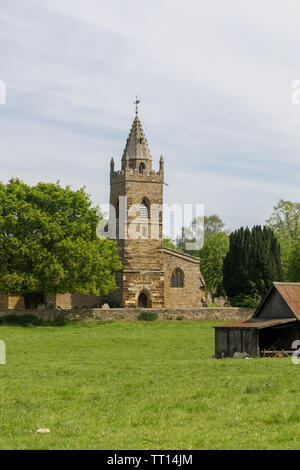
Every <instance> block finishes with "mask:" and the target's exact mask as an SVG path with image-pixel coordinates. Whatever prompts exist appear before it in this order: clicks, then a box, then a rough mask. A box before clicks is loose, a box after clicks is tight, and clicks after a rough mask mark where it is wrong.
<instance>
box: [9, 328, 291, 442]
mask: <svg viewBox="0 0 300 470" xmlns="http://www.w3.org/2000/svg"><path fill="white" fill-rule="evenodd" d="M213 325H214V324H213V323H210V322H184V321H182V322H180V321H165V322H153V323H150V322H135V323H125V322H124V323H121V322H120V323H107V324H99V323H96V322H90V323H86V324H85V325H77V324H71V325H67V326H62V327H48V326H47V327H46V326H40V327H27V328H24V327H17V326H2V327H1V328H0V339H1V340H4V341H5V342H6V347H7V364H6V365H0V384H1V395H0V399H1V407H0V412H1V419H0V431H1V432H0V448H1V449H300V365H299V366H295V365H293V364H292V363H291V360H290V359H288V358H282V359H279V358H277V359H250V360H243V359H240V360H239V359H223V360H211V359H209V356H210V355H211V354H213V349H214V329H213ZM42 427H45V428H49V429H50V434H43V435H40V434H37V433H36V430H37V429H38V428H42Z"/></svg>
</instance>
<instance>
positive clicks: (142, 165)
mask: <svg viewBox="0 0 300 470" xmlns="http://www.w3.org/2000/svg"><path fill="white" fill-rule="evenodd" d="M145 169H146V165H145V163H144V162H142V163H140V164H139V174H140V175H142V174H143V173H144V170H145Z"/></svg>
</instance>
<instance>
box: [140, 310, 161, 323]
mask: <svg viewBox="0 0 300 470" xmlns="http://www.w3.org/2000/svg"><path fill="white" fill-rule="evenodd" d="M157 318H158V315H157V313H156V312H148V311H144V312H141V313H140V314H139V316H138V318H137V319H138V320H143V321H155V320H157Z"/></svg>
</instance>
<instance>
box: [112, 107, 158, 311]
mask: <svg viewBox="0 0 300 470" xmlns="http://www.w3.org/2000/svg"><path fill="white" fill-rule="evenodd" d="M163 183H164V162H163V158H162V157H161V158H160V162H159V170H158V171H155V170H153V169H152V157H151V154H150V150H149V147H148V143H147V139H146V138H145V135H144V131H143V129H142V125H141V122H140V120H139V117H138V114H137V111H136V116H135V119H134V121H133V124H132V127H131V130H130V133H129V137H128V139H127V142H126V146H125V149H124V152H123V156H122V160H121V170H119V171H115V169H114V161H113V159H112V160H111V163H110V204H111V206H113V207H114V209H115V216H116V236H117V243H118V246H119V248H120V258H121V261H122V263H123V270H122V272H120V273H118V276H117V279H116V280H117V284H118V287H119V288H118V291H117V292H116V295H115V299H116V301H117V304H119V305H120V306H121V305H122V306H124V307H130V306H140V307H163V306H164V268H163V250H162V213H161V211H159V207H162V203H163ZM110 219H111V214H110Z"/></svg>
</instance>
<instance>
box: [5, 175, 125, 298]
mask: <svg viewBox="0 0 300 470" xmlns="http://www.w3.org/2000/svg"><path fill="white" fill-rule="evenodd" d="M100 219H101V217H99V216H98V215H97V209H96V208H93V207H92V206H91V201H90V197H89V195H88V194H86V192H85V190H84V189H80V190H78V191H72V190H71V189H70V188H69V187H66V188H62V187H61V186H60V185H59V183H56V184H48V183H38V184H37V185H36V186H32V187H31V186H28V185H26V184H25V183H23V182H22V181H20V180H18V179H11V180H10V181H9V183H8V184H2V183H0V260H1V263H0V291H1V292H14V293H19V294H22V295H26V294H30V293H34V292H42V293H45V294H52V293H56V292H61V293H63V292H75V291H80V292H82V293H92V294H95V295H101V294H108V293H109V292H111V291H112V290H114V289H115V287H116V286H115V276H114V274H115V272H116V271H117V270H119V269H120V268H121V264H120V261H119V258H118V251H117V247H116V245H115V242H113V241H110V240H108V239H103V240H100V239H99V238H97V235H96V227H97V224H98V223H99V221H100Z"/></svg>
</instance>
